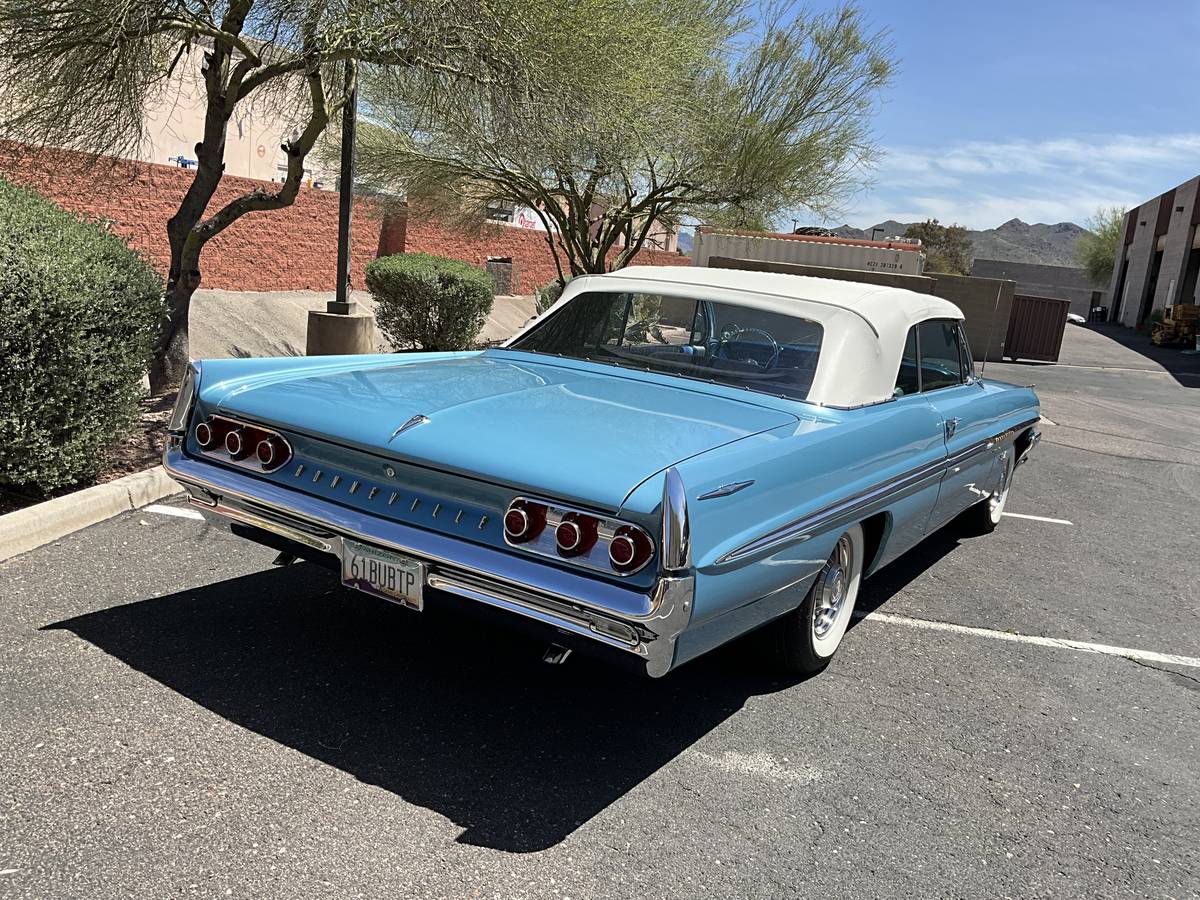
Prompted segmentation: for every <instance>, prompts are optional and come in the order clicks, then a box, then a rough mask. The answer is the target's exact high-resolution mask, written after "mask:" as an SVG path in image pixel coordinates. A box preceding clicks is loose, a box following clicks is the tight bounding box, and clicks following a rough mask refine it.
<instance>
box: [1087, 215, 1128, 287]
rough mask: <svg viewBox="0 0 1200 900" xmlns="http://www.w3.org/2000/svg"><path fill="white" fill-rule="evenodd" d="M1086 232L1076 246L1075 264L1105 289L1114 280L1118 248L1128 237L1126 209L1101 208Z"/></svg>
mask: <svg viewBox="0 0 1200 900" xmlns="http://www.w3.org/2000/svg"><path fill="white" fill-rule="evenodd" d="M1087 229H1088V230H1087V231H1086V232H1084V233H1083V234H1081V235H1080V236H1079V242H1078V243H1077V244H1076V245H1075V261H1076V262H1077V263H1079V265H1080V266H1082V267H1083V270H1084V271H1085V272H1087V277H1088V281H1090V282H1091V283H1092V284H1094V285H1097V286H1099V287H1105V286H1107V285H1108V283H1109V281H1111V280H1112V274H1113V268H1114V267H1115V266H1116V262H1117V249H1118V248H1119V247H1120V246H1121V238H1122V237H1123V236H1124V234H1125V210H1124V209H1122V208H1121V207H1119V206H1110V207H1108V208H1107V209H1104V208H1102V209H1098V210H1096V214H1095V215H1094V216H1092V218H1090V219H1089V220H1088V223H1087Z"/></svg>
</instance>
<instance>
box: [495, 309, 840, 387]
mask: <svg viewBox="0 0 1200 900" xmlns="http://www.w3.org/2000/svg"><path fill="white" fill-rule="evenodd" d="M822 335H823V332H822V329H821V326H820V325H819V324H818V323H816V322H813V321H811V320H809V319H804V318H801V317H799V316H791V315H787V314H785V313H779V312H774V311H770V310H762V309H755V308H752V307H748V306H739V305H736V304H732V303H722V302H718V301H715V300H705V299H703V298H696V297H685V296H676V295H664V294H647V293H638V292H613V291H590V292H586V293H583V294H579V295H578V296H576V297H574V298H572V299H571V300H570V301H569V302H568V303H566V304H565V305H564V306H562V307H561V308H560V309H559V310H558V311H557V312H555V313H554V314H553V315H551V316H549V317H547V318H546V319H545V320H544V321H542V322H540V323H538V325H537V326H536V327H535V328H534V329H533V330H531V331H530V332H529V333H528V334H526V335H524V336H523V337H521V338H520V339H519V340H517V341H515V342H514V343H513V344H511V345H509V346H510V348H511V349H513V350H525V351H529V352H533V353H553V354H556V355H559V356H566V357H570V358H573V359H586V360H592V361H595V362H603V363H608V364H611V365H616V366H627V367H630V368H637V369H643V370H650V371H653V372H661V373H664V374H668V375H679V376H682V377H687V378H702V379H704V380H705V381H713V382H717V383H719V384H727V385H731V386H733V387H740V388H746V389H748V390H753V391H762V392H764V393H770V394H776V395H778V396H782V397H787V398H790V399H794V400H803V399H805V398H807V396H808V392H809V389H810V388H811V387H812V380H813V374H814V373H815V372H816V368H817V359H818V357H819V355H820V352H821V338H822Z"/></svg>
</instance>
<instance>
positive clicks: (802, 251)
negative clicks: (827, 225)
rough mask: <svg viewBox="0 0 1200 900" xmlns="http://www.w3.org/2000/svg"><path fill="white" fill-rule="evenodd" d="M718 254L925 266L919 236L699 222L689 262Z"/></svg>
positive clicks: (894, 269)
mask: <svg viewBox="0 0 1200 900" xmlns="http://www.w3.org/2000/svg"><path fill="white" fill-rule="evenodd" d="M717 256H719V257H727V258H733V259H752V260H758V261H761V262H779V263H795V264H799V265H806V266H825V267H828V268H833V269H855V270H858V271H860V272H890V273H893V274H897V275H920V274H922V273H923V272H924V270H925V254H924V253H923V252H922V251H921V244H920V242H911V243H910V242H908V241H860V240H855V239H853V238H839V237H818V236H815V235H800V234H772V233H770V232H765V231H733V230H726V229H721V228H710V227H708V226H705V225H702V226H700V227H699V228H697V229H696V239H695V243H694V245H693V247H692V264H693V265H696V266H707V265H708V264H709V262H708V261H709V260H710V259H711V258H712V257H717Z"/></svg>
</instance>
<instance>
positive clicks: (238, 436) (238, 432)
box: [225, 428, 246, 459]
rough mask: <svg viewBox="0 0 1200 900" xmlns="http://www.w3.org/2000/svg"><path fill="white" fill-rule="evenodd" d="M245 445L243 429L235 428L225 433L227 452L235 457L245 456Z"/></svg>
mask: <svg viewBox="0 0 1200 900" xmlns="http://www.w3.org/2000/svg"><path fill="white" fill-rule="evenodd" d="M244 451H245V446H244V442H243V441H242V429H240V428H235V429H233V430H232V431H231V432H229V434H227V435H225V452H226V453H228V454H229V455H230V456H231V457H233V458H234V459H241V458H242V457H243V456H245V455H246V454H245V452H244Z"/></svg>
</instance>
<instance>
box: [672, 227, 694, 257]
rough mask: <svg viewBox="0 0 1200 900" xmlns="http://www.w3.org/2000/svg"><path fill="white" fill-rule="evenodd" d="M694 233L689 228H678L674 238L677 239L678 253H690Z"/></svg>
mask: <svg viewBox="0 0 1200 900" xmlns="http://www.w3.org/2000/svg"><path fill="white" fill-rule="evenodd" d="M695 234H696V233H695V232H694V231H692V230H691V229H683V228H680V229H679V232H678V234H676V238H677V239H678V241H679V252H680V253H683V254H690V253H691V252H692V243H693V239H694V237H695Z"/></svg>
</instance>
